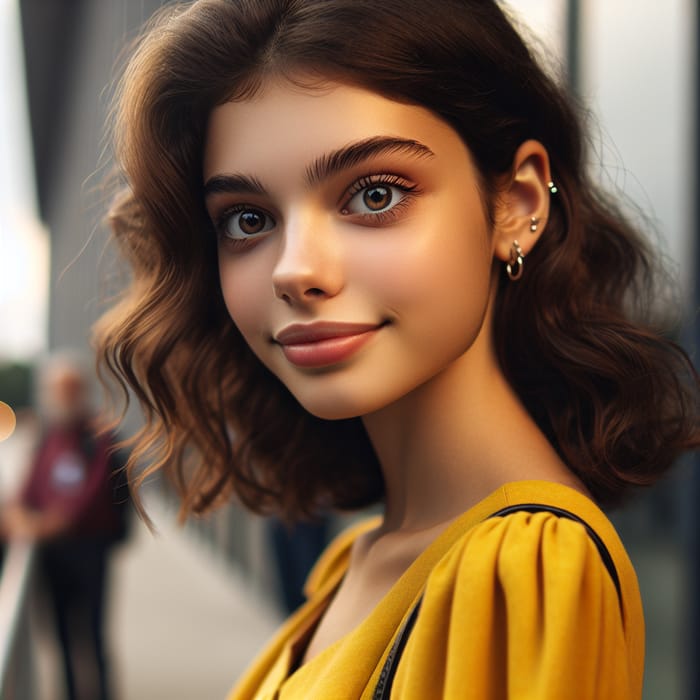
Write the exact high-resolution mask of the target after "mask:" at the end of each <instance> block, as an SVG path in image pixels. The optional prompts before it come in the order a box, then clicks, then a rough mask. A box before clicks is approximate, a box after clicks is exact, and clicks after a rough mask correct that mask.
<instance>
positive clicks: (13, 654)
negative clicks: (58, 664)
mask: <svg viewBox="0 0 700 700" xmlns="http://www.w3.org/2000/svg"><path fill="white" fill-rule="evenodd" d="M33 560H34V548H33V545H32V544H30V543H26V542H10V543H9V544H8V545H7V549H6V551H5V557H4V561H3V565H2V575H1V576H0V700H33V698H34V694H33V683H32V681H33V674H32V654H31V645H30V642H29V620H28V600H27V599H28V594H29V586H30V581H31V577H32V563H33Z"/></svg>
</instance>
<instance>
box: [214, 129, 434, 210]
mask: <svg viewBox="0 0 700 700" xmlns="http://www.w3.org/2000/svg"><path fill="white" fill-rule="evenodd" d="M388 153H404V154H406V155H410V156H413V157H415V158H432V157H434V156H435V154H434V153H433V152H432V151H431V150H430V149H429V148H428V147H427V146H426V145H424V144H422V143H420V142H419V141H414V140H413V139H402V138H396V137H387V136H373V137H371V138H368V139H364V140H362V141H358V142H356V143H352V144H350V145H348V146H344V147H343V148H339V149H338V150H336V151H332V152H331V153H327V154H325V155H322V156H321V157H320V158H317V159H316V160H314V161H313V163H311V165H310V166H309V167H308V168H307V169H306V172H305V178H306V182H307V184H308V185H309V186H312V185H316V184H318V183H319V182H322V181H323V180H327V179H328V178H329V177H332V176H333V175H335V174H337V173H340V172H342V171H343V170H347V169H348V168H352V167H353V166H355V165H357V164H358V163H361V162H363V161H365V160H369V159H370V158H374V157H376V156H379V155H385V154H388ZM220 193H226V194H257V195H265V194H266V190H265V187H264V186H263V185H262V183H261V182H260V180H258V179H257V178H255V177H250V176H248V175H243V174H240V173H234V174H230V175H215V176H214V177H211V178H209V180H207V182H206V183H205V185H204V196H205V198H206V197H210V196H211V195H213V194H220Z"/></svg>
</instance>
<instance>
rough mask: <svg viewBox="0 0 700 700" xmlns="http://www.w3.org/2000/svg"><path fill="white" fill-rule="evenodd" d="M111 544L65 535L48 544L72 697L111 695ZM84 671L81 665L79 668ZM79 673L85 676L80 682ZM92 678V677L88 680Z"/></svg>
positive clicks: (44, 562)
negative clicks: (107, 638)
mask: <svg viewBox="0 0 700 700" xmlns="http://www.w3.org/2000/svg"><path fill="white" fill-rule="evenodd" d="M108 553H109V546H108V544H106V543H104V542H101V541H97V540H63V541H60V542H52V543H50V544H45V545H43V546H42V548H41V550H40V552H39V564H40V569H41V574H42V577H43V579H44V584H45V587H46V590H47V592H48V596H49V602H50V604H51V607H52V608H53V613H54V617H55V623H56V632H57V636H58V641H59V644H60V647H61V655H62V661H63V673H64V678H65V687H66V698H67V700H82V698H81V695H80V693H79V688H82V687H83V686H87V685H90V686H92V690H91V691H90V692H89V695H87V693H88V691H87V690H84V691H83V693H84V695H83V696H82V697H83V698H84V699H85V700H87V698H89V699H90V700H109V698H110V693H109V674H108V667H107V657H106V652H105V644H104V616H105V598H106V583H107V558H108ZM78 667H79V668H80V671H79V672H78V671H77V668H78ZM78 677H80V678H81V680H82V679H86V680H84V681H83V682H82V683H79V682H78V680H77V679H78ZM88 679H89V680H88Z"/></svg>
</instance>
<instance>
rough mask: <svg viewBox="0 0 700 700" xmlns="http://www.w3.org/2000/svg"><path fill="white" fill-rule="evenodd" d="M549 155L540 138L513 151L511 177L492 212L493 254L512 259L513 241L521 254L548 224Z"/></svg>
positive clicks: (526, 252) (529, 247) (528, 250)
mask: <svg viewBox="0 0 700 700" xmlns="http://www.w3.org/2000/svg"><path fill="white" fill-rule="evenodd" d="M550 182H551V174H550V166H549V156H548V154H547V150H546V149H545V147H544V146H543V145H542V144H541V143H540V142H539V141H533V140H530V141H525V142H524V143H523V144H521V146H520V147H519V148H518V150H517V151H516V153H515V157H514V158H513V168H512V172H511V177H510V179H509V181H508V182H507V183H506V185H505V187H504V189H503V191H502V192H501V193H500V195H499V197H498V200H497V204H496V211H495V226H494V237H493V243H494V255H495V256H496V257H497V258H498V259H499V260H502V261H504V262H507V261H511V259H512V253H513V241H519V244H518V247H519V249H520V251H521V255H522V256H523V257H524V256H526V255H528V254H529V252H530V251H531V250H532V248H533V247H534V245H535V244H536V243H537V241H538V239H539V237H540V236H541V235H542V233H543V231H544V230H545V229H546V226H547V218H548V216H549V200H550V195H551V189H550V186H549V183H550Z"/></svg>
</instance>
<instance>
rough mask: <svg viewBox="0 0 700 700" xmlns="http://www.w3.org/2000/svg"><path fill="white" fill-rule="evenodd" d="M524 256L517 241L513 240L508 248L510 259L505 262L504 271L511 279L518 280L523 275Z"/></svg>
mask: <svg viewBox="0 0 700 700" xmlns="http://www.w3.org/2000/svg"><path fill="white" fill-rule="evenodd" d="M524 260H525V256H524V255H523V250H522V248H521V247H520V244H519V243H518V241H513V245H512V246H511V249H510V260H509V261H508V262H507V263H506V272H507V273H508V277H510V279H511V281H513V282H515V280H519V279H520V278H521V277H522V276H523V261H524Z"/></svg>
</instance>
